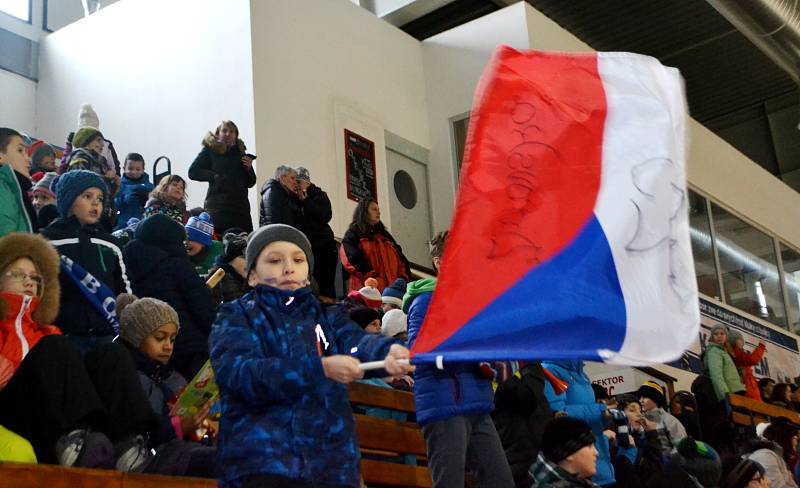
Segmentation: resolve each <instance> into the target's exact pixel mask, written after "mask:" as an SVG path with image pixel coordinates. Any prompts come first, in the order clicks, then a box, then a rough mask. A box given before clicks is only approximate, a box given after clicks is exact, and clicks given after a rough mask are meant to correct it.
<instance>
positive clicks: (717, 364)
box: [703, 343, 747, 400]
mask: <svg viewBox="0 0 800 488" xmlns="http://www.w3.org/2000/svg"><path fill="white" fill-rule="evenodd" d="M703 365H704V366H705V369H706V371H708V376H709V377H711V383H712V384H713V385H714V392H715V393H716V394H717V400H724V399H725V397H726V396H727V395H728V394H729V393H743V392H744V391H745V390H746V389H747V388H746V387H745V386H744V383H742V378H741V377H740V376H739V371H738V370H737V369H736V365H735V364H734V363H733V358H732V357H731V355H730V354H728V351H726V350H725V348H723V347H722V346H720V345H719V344H713V343H709V344H708V346H707V347H706V351H705V353H704V354H703Z"/></svg>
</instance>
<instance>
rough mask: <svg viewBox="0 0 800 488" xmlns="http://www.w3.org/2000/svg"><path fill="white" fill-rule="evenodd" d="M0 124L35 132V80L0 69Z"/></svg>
mask: <svg viewBox="0 0 800 488" xmlns="http://www.w3.org/2000/svg"><path fill="white" fill-rule="evenodd" d="M0 93H2V94H3V95H2V98H3V99H2V102H0V126H2V127H10V128H12V129H16V130H18V131H20V132H24V133H26V134H29V135H32V136H35V135H37V134H36V82H35V81H33V80H29V79H28V78H25V77H24V76H20V75H18V74H15V73H12V72H10V71H6V70H3V69H0Z"/></svg>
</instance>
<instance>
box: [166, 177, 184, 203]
mask: <svg viewBox="0 0 800 488" xmlns="http://www.w3.org/2000/svg"><path fill="white" fill-rule="evenodd" d="M185 193H186V184H185V183H184V182H182V181H173V182H172V183H170V184H169V185H167V195H169V196H170V198H173V199H175V200H177V201H181V200H183V196H184V194H185Z"/></svg>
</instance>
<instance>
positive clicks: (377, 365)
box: [358, 359, 408, 371]
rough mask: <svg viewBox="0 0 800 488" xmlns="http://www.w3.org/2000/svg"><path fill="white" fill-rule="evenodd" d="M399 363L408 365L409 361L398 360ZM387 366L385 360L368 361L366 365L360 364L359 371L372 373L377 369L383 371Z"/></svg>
mask: <svg viewBox="0 0 800 488" xmlns="http://www.w3.org/2000/svg"><path fill="white" fill-rule="evenodd" d="M397 362H398V363H400V364H408V359H398V360H397ZM385 364H386V361H385V360H383V361H368V362H366V363H359V364H358V367H359V369H361V371H372V370H375V369H383V367H384V365H385Z"/></svg>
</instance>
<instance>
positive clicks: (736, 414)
mask: <svg viewBox="0 0 800 488" xmlns="http://www.w3.org/2000/svg"><path fill="white" fill-rule="evenodd" d="M730 401H731V408H732V409H733V414H732V420H733V422H734V423H737V424H740V425H756V424H759V423H761V422H769V421H770V419H776V418H779V417H785V418H787V419H788V420H789V422H791V423H793V424H795V425H797V426H798V427H800V414H798V413H797V412H795V411H794V410H788V409H786V408H782V407H778V406H776V405H771V404H769V403H764V402H759V401H758V400H753V399H752V398H748V397H746V396H743V395H730Z"/></svg>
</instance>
